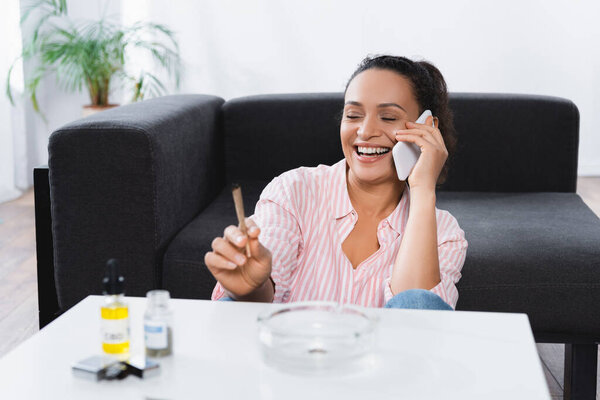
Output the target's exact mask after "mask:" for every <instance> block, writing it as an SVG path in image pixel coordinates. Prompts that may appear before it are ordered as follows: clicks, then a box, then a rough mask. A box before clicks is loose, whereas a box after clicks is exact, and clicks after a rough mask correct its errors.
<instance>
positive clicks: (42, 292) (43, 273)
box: [33, 166, 59, 329]
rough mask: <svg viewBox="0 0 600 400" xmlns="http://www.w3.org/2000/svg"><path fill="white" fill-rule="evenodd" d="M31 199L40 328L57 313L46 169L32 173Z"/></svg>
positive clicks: (37, 169) (38, 169) (48, 187)
mask: <svg viewBox="0 0 600 400" xmlns="http://www.w3.org/2000/svg"><path fill="white" fill-rule="evenodd" d="M33 188H34V189H33V192H34V197H35V245H36V255H37V283H38V309H39V323H40V329H42V328H43V327H44V326H46V325H47V324H49V323H50V322H52V320H54V319H55V318H56V317H57V316H58V312H59V307H58V298H57V295H56V285H55V284H54V282H55V281H54V255H53V253H52V252H53V244H52V243H53V241H52V217H51V214H50V183H49V181H48V167H47V166H44V167H37V168H34V170H33Z"/></svg>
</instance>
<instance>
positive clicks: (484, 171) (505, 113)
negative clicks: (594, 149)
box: [223, 93, 579, 192]
mask: <svg viewBox="0 0 600 400" xmlns="http://www.w3.org/2000/svg"><path fill="white" fill-rule="evenodd" d="M343 108H344V94H343V93H292V94H269V95H257V96H247V97H241V98H237V99H231V100H228V101H227V102H225V104H224V105H223V135H224V150H225V175H226V180H228V181H238V180H251V179H262V180H270V179H272V178H273V177H274V176H277V175H279V174H281V173H282V172H284V171H287V170H290V169H292V168H296V167H298V166H300V165H304V166H317V165H318V164H328V165H331V164H333V163H335V162H336V161H338V160H340V159H341V158H342V157H343V154H342V149H341V146H340V119H341V116H342V111H343ZM450 108H451V109H452V112H453V113H454V124H455V127H456V131H457V135H458V144H457V148H456V151H455V153H454V154H452V155H451V157H450V159H449V160H448V162H449V163H450V170H449V174H448V179H447V181H446V182H445V183H444V185H443V186H442V187H441V189H442V190H448V191H461V192H466V191H477V192H575V184H576V179H577V154H578V149H579V135H578V133H579V111H578V110H577V107H576V106H575V104H573V102H571V101H569V100H566V99H561V98H558V97H550V96H535V95H525V94H500V93H450ZM249 165H251V166H252V168H248V166H249Z"/></svg>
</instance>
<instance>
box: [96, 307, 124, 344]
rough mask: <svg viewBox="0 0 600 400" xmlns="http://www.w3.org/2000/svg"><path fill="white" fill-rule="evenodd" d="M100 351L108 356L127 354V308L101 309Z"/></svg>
mask: <svg viewBox="0 0 600 400" xmlns="http://www.w3.org/2000/svg"><path fill="white" fill-rule="evenodd" d="M101 317H102V318H101V325H100V334H101V338H102V349H103V350H104V352H105V353H109V354H122V353H128V352H129V310H128V309H127V307H115V308H112V307H102V308H101Z"/></svg>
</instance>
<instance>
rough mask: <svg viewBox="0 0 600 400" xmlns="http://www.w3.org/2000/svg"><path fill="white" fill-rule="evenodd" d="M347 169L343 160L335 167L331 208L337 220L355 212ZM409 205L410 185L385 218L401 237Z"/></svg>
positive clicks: (405, 188)
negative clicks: (349, 189) (347, 178)
mask: <svg viewBox="0 0 600 400" xmlns="http://www.w3.org/2000/svg"><path fill="white" fill-rule="evenodd" d="M347 169H348V167H347V164H346V159H342V160H340V161H339V162H337V163H335V164H334V165H333V179H332V189H333V198H332V202H331V207H332V212H333V215H334V217H335V218H336V219H339V218H342V217H345V216H346V215H348V214H350V213H351V212H352V211H354V208H353V207H352V203H351V202H350V195H349V194H348V184H347V180H346V174H347ZM409 205H410V190H409V188H408V185H405V186H404V191H403V192H402V198H401V199H400V201H399V202H398V205H397V206H396V208H395V209H394V211H392V213H391V214H390V215H388V216H387V217H386V218H385V220H386V221H387V223H388V224H389V226H390V228H392V229H393V230H394V231H395V232H396V233H398V234H399V235H400V234H402V232H403V231H404V227H405V226H406V223H407V221H408V209H409Z"/></svg>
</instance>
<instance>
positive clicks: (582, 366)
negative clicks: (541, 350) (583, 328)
mask: <svg viewBox="0 0 600 400" xmlns="http://www.w3.org/2000/svg"><path fill="white" fill-rule="evenodd" d="M597 373H598V345H597V344H596V343H583V344H582V343H566V344H565V393H564V398H565V399H566V400H584V399H586V400H587V399H590V400H595V399H596V377H597Z"/></svg>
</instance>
